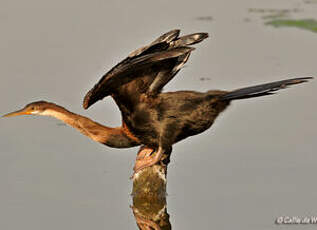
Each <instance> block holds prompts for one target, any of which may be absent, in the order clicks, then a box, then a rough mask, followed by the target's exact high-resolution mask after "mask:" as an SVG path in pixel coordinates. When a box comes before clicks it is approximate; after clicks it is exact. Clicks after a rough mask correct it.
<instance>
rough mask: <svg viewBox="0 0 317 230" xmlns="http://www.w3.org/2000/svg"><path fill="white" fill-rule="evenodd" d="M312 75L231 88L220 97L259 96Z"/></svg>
mask: <svg viewBox="0 0 317 230" xmlns="http://www.w3.org/2000/svg"><path fill="white" fill-rule="evenodd" d="M309 79H313V78H312V77H302V78H294V79H288V80H283V81H275V82H271V83H266V84H262V85H256V86H251V87H246V88H242V89H237V90H233V91H231V92H228V93H226V94H224V95H223V96H222V97H221V98H222V99H223V100H237V99H246V98H252V97H261V96H266V95H272V94H274V92H275V91H277V90H280V89H284V88H287V87H288V86H289V85H295V84H299V83H303V82H307V81H308V80H309Z"/></svg>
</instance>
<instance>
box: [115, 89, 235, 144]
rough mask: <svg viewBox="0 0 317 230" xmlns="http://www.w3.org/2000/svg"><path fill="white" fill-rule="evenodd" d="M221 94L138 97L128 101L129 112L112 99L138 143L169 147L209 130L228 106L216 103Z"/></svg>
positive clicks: (165, 94)
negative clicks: (135, 99) (138, 140)
mask: <svg viewBox="0 0 317 230" xmlns="http://www.w3.org/2000/svg"><path fill="white" fill-rule="evenodd" d="M224 93H225V92H224V91H210V92H207V93H200V92H194V91H177V92H168V93H161V94H159V95H158V96H157V97H154V98H149V97H147V96H146V95H141V98H139V99H138V100H137V101H130V102H129V105H130V106H132V109H131V110H127V109H125V106H124V105H123V104H121V101H120V100H116V98H115V100H116V103H117V104H118V105H119V107H120V108H121V111H123V112H122V117H123V120H124V122H125V123H126V124H127V126H128V127H129V129H130V130H131V132H132V133H133V134H134V135H135V136H136V137H137V138H138V139H140V141H141V143H143V144H145V145H146V146H148V147H152V148H157V147H158V146H159V145H160V143H161V144H162V145H163V146H165V147H168V146H171V145H172V144H174V143H176V142H178V141H180V140H183V139H185V138H187V137H189V136H193V135H197V134H199V133H202V132H203V131H205V130H206V129H208V128H209V127H210V126H211V125H212V124H213V122H214V120H215V119H216V117H217V116H218V115H219V113H220V112H222V111H223V110H224V109H225V108H226V107H227V106H228V105H229V103H230V102H229V101H223V100H219V95H222V94H224ZM140 101H141V102H140Z"/></svg>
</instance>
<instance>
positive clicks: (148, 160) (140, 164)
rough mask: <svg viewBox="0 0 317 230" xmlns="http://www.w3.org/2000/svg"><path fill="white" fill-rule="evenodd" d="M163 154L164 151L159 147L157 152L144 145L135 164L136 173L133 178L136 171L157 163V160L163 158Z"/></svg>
mask: <svg viewBox="0 0 317 230" xmlns="http://www.w3.org/2000/svg"><path fill="white" fill-rule="evenodd" d="M162 156H163V151H162V150H161V149H159V150H158V151H157V152H155V150H153V149H150V148H147V147H143V148H142V149H141V150H140V151H139V152H138V155H137V158H136V161H135V165H134V168H133V170H134V173H133V175H132V177H131V178H133V177H134V175H135V174H136V173H138V172H139V171H140V170H142V169H144V168H147V167H150V166H152V165H155V164H156V163H157V162H159V161H160V160H161V158H162Z"/></svg>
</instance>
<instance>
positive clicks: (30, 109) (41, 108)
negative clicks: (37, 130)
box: [3, 101, 53, 117]
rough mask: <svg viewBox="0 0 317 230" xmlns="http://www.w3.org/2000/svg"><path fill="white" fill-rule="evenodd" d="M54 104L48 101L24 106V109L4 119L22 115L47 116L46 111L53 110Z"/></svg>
mask: <svg viewBox="0 0 317 230" xmlns="http://www.w3.org/2000/svg"><path fill="white" fill-rule="evenodd" d="M52 105H53V103H50V102H46V101H36V102H32V103H30V104H27V105H26V106H24V108H22V109H20V110H17V111H15V112H12V113H8V114H6V115H3V117H14V116H20V115H46V114H45V111H47V110H48V109H49V108H51V107H52Z"/></svg>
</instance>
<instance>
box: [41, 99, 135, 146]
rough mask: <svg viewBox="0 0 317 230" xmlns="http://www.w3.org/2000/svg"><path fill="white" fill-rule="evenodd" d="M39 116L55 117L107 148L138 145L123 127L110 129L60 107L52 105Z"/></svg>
mask: <svg viewBox="0 0 317 230" xmlns="http://www.w3.org/2000/svg"><path fill="white" fill-rule="evenodd" d="M41 115H44V116H52V117H55V118H56V119H59V120H61V121H63V122H65V123H66V124H68V125H70V126H72V127H74V128H75V129H77V130H78V131H80V132H81V133H82V134H84V135H86V136H88V137H89V138H91V139H92V140H94V141H97V142H100V143H102V144H105V145H107V146H109V147H114V148H129V147H133V146H137V145H139V143H137V140H135V139H132V138H130V137H129V136H128V135H127V134H126V132H125V129H124V127H117V128H111V127H107V126H104V125H101V124H99V123H97V122H94V121H92V120H91V119H89V118H87V117H84V116H81V115H78V114H75V113H72V112H70V111H68V110H67V109H65V108H63V107H62V106H59V105H56V104H53V103H52V105H51V106H49V108H47V109H46V110H45V111H44V112H42V113H41Z"/></svg>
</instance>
